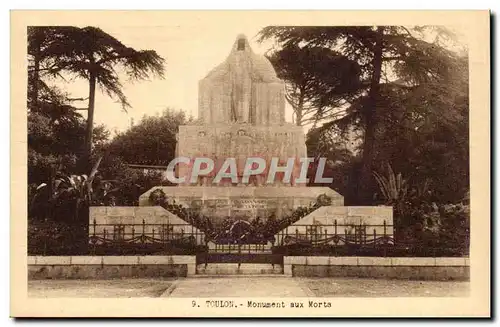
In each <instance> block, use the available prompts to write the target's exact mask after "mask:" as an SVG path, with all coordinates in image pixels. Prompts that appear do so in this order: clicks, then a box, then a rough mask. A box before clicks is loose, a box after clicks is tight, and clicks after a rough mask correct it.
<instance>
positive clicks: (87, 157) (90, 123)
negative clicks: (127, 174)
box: [82, 72, 96, 174]
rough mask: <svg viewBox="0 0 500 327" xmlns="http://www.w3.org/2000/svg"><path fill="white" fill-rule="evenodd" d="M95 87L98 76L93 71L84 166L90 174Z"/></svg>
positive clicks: (90, 81)
mask: <svg viewBox="0 0 500 327" xmlns="http://www.w3.org/2000/svg"><path fill="white" fill-rule="evenodd" d="M95 87H96V76H95V74H94V73H93V72H91V73H90V78H89V108H88V112H87V114H88V115H87V134H86V137H85V147H84V154H83V158H84V160H83V165H82V166H83V167H84V169H85V171H84V173H86V174H89V173H90V170H91V169H92V163H91V162H90V159H91V154H92V135H93V132H94V106H95Z"/></svg>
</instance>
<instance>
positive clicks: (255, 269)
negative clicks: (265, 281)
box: [196, 263, 283, 275]
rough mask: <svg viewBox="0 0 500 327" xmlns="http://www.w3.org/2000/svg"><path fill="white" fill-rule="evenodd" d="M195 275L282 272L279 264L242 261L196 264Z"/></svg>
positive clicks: (268, 273) (270, 273)
mask: <svg viewBox="0 0 500 327" xmlns="http://www.w3.org/2000/svg"><path fill="white" fill-rule="evenodd" d="M196 274H197V275H275V274H283V267H282V266H281V265H274V267H273V265H272V264H254V263H242V264H240V265H239V266H238V264H237V263H209V264H207V266H206V267H205V265H204V264H201V265H197V266H196Z"/></svg>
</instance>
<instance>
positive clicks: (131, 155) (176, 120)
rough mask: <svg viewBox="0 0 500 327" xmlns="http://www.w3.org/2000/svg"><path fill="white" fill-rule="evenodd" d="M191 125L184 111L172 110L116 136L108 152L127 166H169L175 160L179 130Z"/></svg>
mask: <svg viewBox="0 0 500 327" xmlns="http://www.w3.org/2000/svg"><path fill="white" fill-rule="evenodd" d="M192 121H193V119H192V118H191V117H186V114H185V113H184V112H183V111H176V110H172V109H169V108H167V109H165V110H164V111H163V112H162V113H161V115H158V116H144V117H143V118H142V119H141V121H139V122H138V123H137V124H136V125H134V126H132V127H131V128H129V129H128V130H127V131H125V132H123V133H120V134H118V135H116V136H115V137H114V139H113V140H112V141H111V142H110V144H109V146H108V147H107V151H108V152H109V155H110V156H116V157H118V158H120V159H121V160H122V161H123V162H125V163H129V164H145V165H164V166H166V165H168V164H169V163H170V161H171V160H172V159H174V158H175V147H176V143H177V140H176V133H177V132H178V130H179V126H180V125H185V124H188V123H190V122H192Z"/></svg>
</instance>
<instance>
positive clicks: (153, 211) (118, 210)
mask: <svg viewBox="0 0 500 327" xmlns="http://www.w3.org/2000/svg"><path fill="white" fill-rule="evenodd" d="M94 222H95V223H96V225H95V226H94ZM143 223H144V224H143ZM119 225H123V227H124V230H123V232H124V233H125V234H127V235H131V233H132V232H131V230H132V227H133V228H134V233H136V234H137V235H139V234H142V233H144V234H149V235H152V234H153V230H155V232H154V233H156V235H158V234H159V232H160V230H161V227H168V230H169V233H171V234H192V235H193V236H194V237H195V238H196V243H197V244H204V234H203V232H202V231H200V230H199V229H197V228H196V227H194V226H192V225H190V224H188V223H187V222H186V221H184V220H182V219H181V218H179V217H178V216H176V215H174V214H173V213H171V212H169V211H167V210H165V209H164V208H163V207H160V206H150V207H90V209H89V236H91V235H93V234H94V232H95V233H96V234H101V235H102V234H103V232H104V229H106V231H107V233H109V235H110V237H112V233H113V230H114V227H115V226H119Z"/></svg>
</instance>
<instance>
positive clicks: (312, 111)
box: [268, 45, 361, 126]
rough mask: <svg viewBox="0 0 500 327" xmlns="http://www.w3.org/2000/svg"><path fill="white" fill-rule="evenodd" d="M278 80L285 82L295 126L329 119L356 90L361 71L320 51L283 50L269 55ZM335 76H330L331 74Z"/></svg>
mask: <svg viewBox="0 0 500 327" xmlns="http://www.w3.org/2000/svg"><path fill="white" fill-rule="evenodd" d="M268 59H269V60H270V61H271V63H272V64H273V66H274V68H275V69H276V72H277V75H278V77H279V78H280V79H282V80H284V81H285V82H286V84H285V86H286V87H285V91H286V94H285V96H286V100H287V101H288V103H290V105H291V106H292V108H293V111H294V116H295V117H294V119H295V124H296V125H297V126H302V125H308V124H311V123H313V124H314V126H315V125H316V123H317V122H318V121H321V119H323V118H325V117H329V118H331V116H332V113H333V111H335V110H336V111H338V108H339V107H342V106H343V105H345V104H346V103H347V102H346V101H347V99H346V98H348V96H349V95H350V94H351V93H356V92H357V91H358V90H359V85H358V84H359V81H360V80H359V74H360V72H361V69H360V67H359V65H358V64H357V62H355V61H352V60H349V59H348V58H346V57H345V56H342V55H341V54H340V53H338V52H336V51H333V50H331V49H327V48H323V47H311V48H304V49H301V48H300V47H298V46H297V45H291V46H287V47H284V48H283V49H280V50H278V51H274V52H272V53H271V54H270V55H268ZM332 71H334V72H335V73H334V74H332V73H331V72H332Z"/></svg>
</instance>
